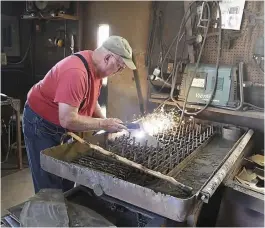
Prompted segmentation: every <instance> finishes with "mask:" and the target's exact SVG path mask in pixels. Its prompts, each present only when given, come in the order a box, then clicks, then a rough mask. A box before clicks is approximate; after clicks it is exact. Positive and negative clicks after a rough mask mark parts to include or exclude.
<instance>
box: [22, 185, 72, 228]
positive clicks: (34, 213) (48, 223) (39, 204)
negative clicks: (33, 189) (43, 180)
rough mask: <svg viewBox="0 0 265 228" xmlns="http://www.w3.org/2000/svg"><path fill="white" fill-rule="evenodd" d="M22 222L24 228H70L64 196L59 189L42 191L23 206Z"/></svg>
mask: <svg viewBox="0 0 265 228" xmlns="http://www.w3.org/2000/svg"><path fill="white" fill-rule="evenodd" d="M20 222H21V225H22V226H24V227H68V226H69V218H68V214H67V208H66V204H65V202H64V196H63V193H62V191H61V190H58V189H42V190H40V192H39V193H37V194H36V196H35V197H32V198H31V199H30V200H29V201H28V202H26V203H25V204H24V206H23V209H22V212H21V214H20Z"/></svg>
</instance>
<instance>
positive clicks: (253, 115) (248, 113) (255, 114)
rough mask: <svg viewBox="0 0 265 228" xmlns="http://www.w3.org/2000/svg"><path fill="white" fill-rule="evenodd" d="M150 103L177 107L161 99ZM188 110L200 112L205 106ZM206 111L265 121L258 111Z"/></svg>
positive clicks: (180, 103) (188, 106) (209, 109)
mask: <svg viewBox="0 0 265 228" xmlns="http://www.w3.org/2000/svg"><path fill="white" fill-rule="evenodd" d="M149 101H150V102H153V103H158V104H161V103H163V102H165V104H168V105H173V106H176V104H175V102H173V101H165V99H161V98H156V99H155V98H150V99H149ZM177 103H178V104H179V105H180V106H181V107H182V106H183V103H184V102H183V101H178V102H177ZM187 108H193V109H197V110H199V109H202V108H203V106H199V105H187ZM206 110H207V111H210V112H216V113H223V114H228V115H233V116H242V117H248V118H253V119H261V120H262V119H264V113H263V112H258V111H232V110H225V109H221V108H214V107H208V108H207V109H206Z"/></svg>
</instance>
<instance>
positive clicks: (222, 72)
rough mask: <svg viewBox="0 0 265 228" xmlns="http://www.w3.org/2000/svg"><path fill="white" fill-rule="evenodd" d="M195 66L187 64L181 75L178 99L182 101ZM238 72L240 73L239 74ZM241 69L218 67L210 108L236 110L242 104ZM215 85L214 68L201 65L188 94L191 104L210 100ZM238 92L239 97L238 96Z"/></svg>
mask: <svg viewBox="0 0 265 228" xmlns="http://www.w3.org/2000/svg"><path fill="white" fill-rule="evenodd" d="M194 69H195V64H188V65H187V67H186V69H185V72H184V74H183V80H182V84H181V89H180V95H179V98H178V99H184V98H185V95H186V90H187V89H188V88H187V87H188V85H189V84H190V80H191V77H192V74H194ZM239 72H240V73H239ZM241 74H242V69H241V70H239V67H238V66H220V67H219V69H218V79H217V85H216V90H215V95H214V97H213V99H212V101H211V105H212V106H217V107H225V108H237V107H239V106H241V104H242V87H243V82H242V75H241ZM214 84H215V66H214V65H210V64H201V65H200V67H199V68H198V70H197V73H196V75H195V77H194V79H193V81H192V84H191V89H190V91H189V94H188V100H187V101H188V102H189V103H191V104H206V103H207V102H208V100H209V98H210V94H211V91H212V90H213V88H214ZM238 91H240V96H239V95H238Z"/></svg>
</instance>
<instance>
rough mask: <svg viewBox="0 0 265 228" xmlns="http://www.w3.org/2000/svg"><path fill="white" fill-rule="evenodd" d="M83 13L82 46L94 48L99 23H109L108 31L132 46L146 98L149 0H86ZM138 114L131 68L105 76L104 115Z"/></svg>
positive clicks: (124, 118) (122, 116) (128, 118)
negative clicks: (106, 85) (105, 110)
mask: <svg viewBox="0 0 265 228" xmlns="http://www.w3.org/2000/svg"><path fill="white" fill-rule="evenodd" d="M85 7H86V9H85V12H86V13H85V16H84V39H83V41H84V48H85V49H95V48H96V45H97V28H98V26H99V24H109V26H110V35H120V36H123V37H125V38H126V39H127V40H128V42H129V43H130V45H131V46H132V49H133V52H134V55H135V59H136V65H137V68H138V71H139V76H140V82H141V89H142V93H143V97H144V101H145V106H146V101H147V70H146V67H145V53H146V48H147V42H148V30H149V15H150V11H151V2H88V3H87V4H86V6H85ZM134 114H137V115H138V114H140V109H139V103H138V98H137V91H136V86H135V82H134V79H133V71H131V70H129V69H125V70H124V71H123V72H122V73H119V74H117V75H115V76H113V77H110V78H109V80H108V107H107V116H108V117H117V118H120V119H122V120H123V121H127V120H131V119H132V118H133V115H134Z"/></svg>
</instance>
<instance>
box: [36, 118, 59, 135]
mask: <svg viewBox="0 0 265 228" xmlns="http://www.w3.org/2000/svg"><path fill="white" fill-rule="evenodd" d="M57 133H58V132H57V129H55V128H53V127H50V126H49V125H48V124H46V123H44V122H43V121H42V120H40V121H39V122H38V123H37V124H36V134H37V135H44V136H45V135H47V136H55V135H56V134H57Z"/></svg>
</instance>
